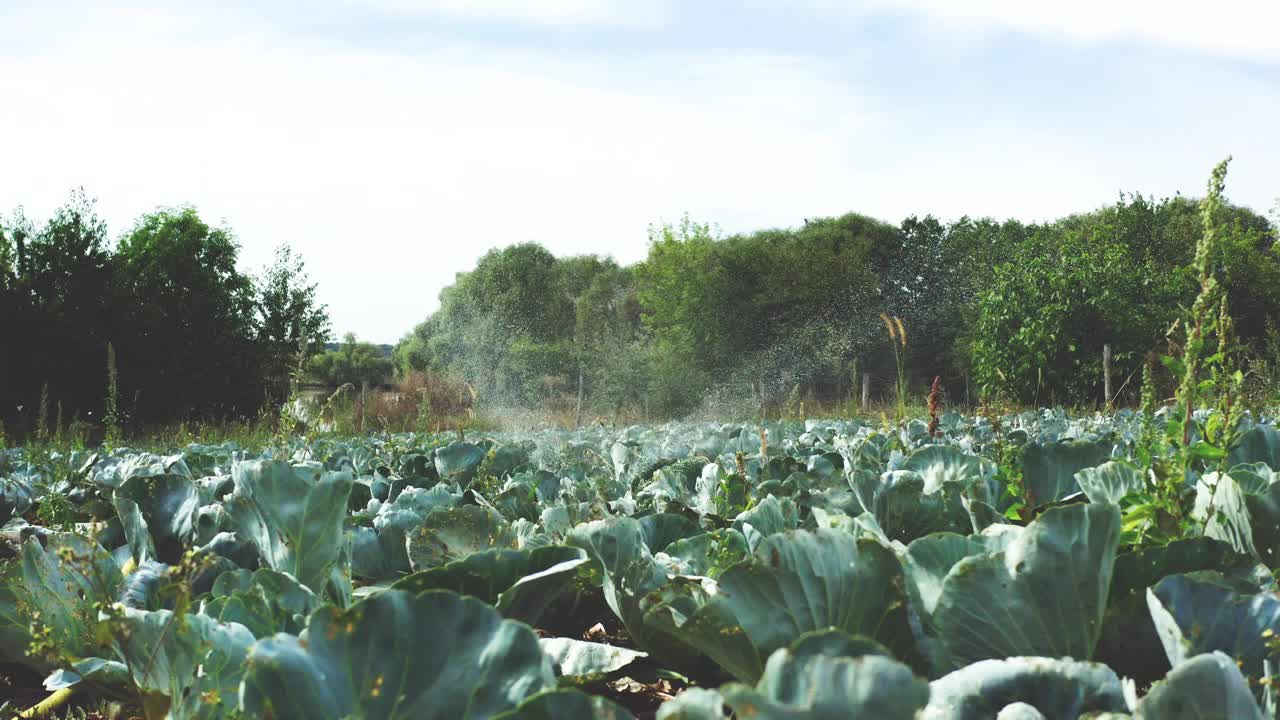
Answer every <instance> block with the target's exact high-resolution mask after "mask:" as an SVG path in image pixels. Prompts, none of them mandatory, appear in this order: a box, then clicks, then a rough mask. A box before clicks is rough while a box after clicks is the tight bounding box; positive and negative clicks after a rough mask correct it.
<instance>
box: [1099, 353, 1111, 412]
mask: <svg viewBox="0 0 1280 720" xmlns="http://www.w3.org/2000/svg"><path fill="white" fill-rule="evenodd" d="M1102 392H1103V401H1104V402H1103V407H1105V408H1106V409H1107V410H1108V411H1110V410H1111V401H1112V399H1113V398H1112V395H1111V343H1107V344H1106V345H1103V346H1102Z"/></svg>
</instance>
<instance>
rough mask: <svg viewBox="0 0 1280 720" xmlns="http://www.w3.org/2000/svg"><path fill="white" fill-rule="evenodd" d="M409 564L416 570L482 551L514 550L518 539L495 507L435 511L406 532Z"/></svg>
mask: <svg viewBox="0 0 1280 720" xmlns="http://www.w3.org/2000/svg"><path fill="white" fill-rule="evenodd" d="M407 542H408V550H409V565H410V566H411V567H412V568H413V569H414V570H415V571H416V570H427V569H430V568H433V567H440V566H441V565H445V564H447V563H450V562H453V561H455V560H461V559H463V558H465V557H467V556H468V555H470V554H472V553H476V552H480V551H482V550H490V549H498V548H510V549H515V547H516V546H517V545H518V544H519V538H518V537H517V536H516V533H515V531H514V530H512V529H511V525H510V523H508V522H507V520H506V518H504V517H502V513H499V512H498V511H497V510H494V509H492V508H487V507H481V506H479V505H463V506H461V507H454V508H448V509H445V510H435V511H433V512H431V513H429V514H428V515H427V517H426V519H425V520H424V521H423V524H422V527H420V528H418V529H417V530H415V531H414V532H411V533H409V535H408V538H407Z"/></svg>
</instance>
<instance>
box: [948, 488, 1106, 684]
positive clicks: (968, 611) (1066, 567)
mask: <svg viewBox="0 0 1280 720" xmlns="http://www.w3.org/2000/svg"><path fill="white" fill-rule="evenodd" d="M1119 539H1120V511H1119V510H1117V509H1116V508H1115V507H1114V506H1110V505H1092V504H1088V505H1081V504H1077V505H1070V506H1066V507H1057V508H1051V509H1050V510H1048V511H1046V512H1045V513H1044V514H1042V515H1041V516H1040V517H1039V518H1038V519H1036V520H1035V521H1034V522H1032V523H1031V524H1030V525H1028V526H1027V527H1026V529H1025V530H1024V531H1023V532H1022V533H1021V534H1020V535H1019V536H1018V537H1017V538H1016V539H1014V540H1013V542H1012V543H1011V544H1010V545H1009V547H1008V548H1007V549H1005V550H1004V551H1002V552H996V553H990V554H984V555H979V556H974V557H968V558H965V559H963V560H961V561H960V562H958V563H957V564H956V565H955V567H953V568H952V569H951V571H950V572H949V573H948V574H947V577H946V579H945V580H944V581H943V584H942V594H941V597H940V599H939V601H938V607H937V610H936V612H935V613H934V620H935V622H936V624H937V627H938V632H939V636H940V638H941V639H942V642H943V645H944V647H945V648H946V652H947V654H948V656H949V657H950V660H951V662H952V665H953V667H963V666H964V665H966V664H968V663H971V662H976V661H978V660H985V659H988V658H1004V657H1016V656H1022V655H1027V656H1045V657H1064V656H1067V657H1074V658H1081V659H1089V658H1092V657H1093V651H1094V647H1095V646H1096V645H1097V642H1098V635H1099V633H1100V632H1101V630H1102V615H1103V611H1104V610H1105V609H1106V601H1107V593H1108V590H1109V588H1110V586H1111V572H1112V563H1113V562H1114V560H1115V554H1116V547H1117V545H1118V543H1119Z"/></svg>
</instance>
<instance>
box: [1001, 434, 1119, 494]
mask: <svg viewBox="0 0 1280 720" xmlns="http://www.w3.org/2000/svg"><path fill="white" fill-rule="evenodd" d="M1110 458H1111V447H1110V445H1107V444H1105V443H1100V442H1086V441H1083V440H1066V441H1059V442H1049V443H1044V444H1041V443H1029V444H1028V445H1027V446H1026V448H1025V449H1024V450H1023V455H1022V478H1023V483H1024V484H1025V485H1026V489H1027V497H1028V498H1029V499H1030V501H1031V504H1032V505H1046V504H1048V503H1051V502H1056V501H1058V500H1061V499H1062V498H1064V497H1066V496H1068V495H1070V494H1072V493H1074V492H1078V491H1079V490H1080V486H1079V485H1078V484H1077V483H1076V479H1075V475H1076V473H1078V472H1080V471H1081V470H1084V469H1085V468H1091V467H1096V466H1098V465H1101V464H1103V463H1104V462H1106V461H1107V460H1109V459H1110Z"/></svg>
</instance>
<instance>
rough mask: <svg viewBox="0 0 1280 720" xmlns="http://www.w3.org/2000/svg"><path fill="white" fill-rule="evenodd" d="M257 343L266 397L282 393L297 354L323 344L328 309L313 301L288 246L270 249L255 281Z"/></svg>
mask: <svg viewBox="0 0 1280 720" xmlns="http://www.w3.org/2000/svg"><path fill="white" fill-rule="evenodd" d="M257 287H258V300H257V308H256V310H257V316H258V317H257V345H258V349H259V352H260V353H261V354H262V376H263V377H264V378H265V379H266V381H267V383H268V387H269V388H270V392H271V394H272V396H273V397H274V398H275V399H276V400H277V401H280V400H283V399H284V397H285V396H286V395H288V392H289V390H288V385H289V374H290V371H291V370H292V369H293V368H294V367H295V366H296V364H297V360H296V358H297V357H298V354H299V353H303V352H309V351H312V350H314V349H315V348H319V347H321V346H323V345H324V344H325V343H327V342H328V341H329V332H330V331H329V308H328V306H327V305H324V304H322V303H320V302H319V300H318V299H317V297H316V287H317V285H316V284H315V283H313V282H311V278H310V277H309V276H308V275H307V271H306V265H305V263H304V262H303V260H302V256H301V255H298V254H296V253H294V251H293V249H292V248H290V247H289V245H288V244H283V245H280V246H279V247H277V248H276V255H275V261H274V262H273V263H272V264H271V266H270V267H268V268H267V269H266V271H265V272H264V273H263V274H262V275H261V276H260V277H259V278H258V281H257Z"/></svg>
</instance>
